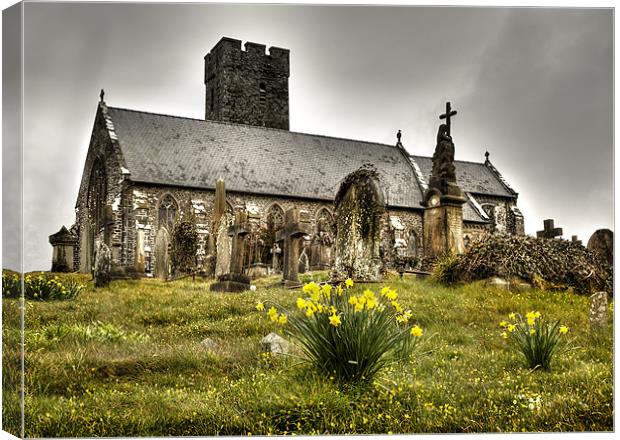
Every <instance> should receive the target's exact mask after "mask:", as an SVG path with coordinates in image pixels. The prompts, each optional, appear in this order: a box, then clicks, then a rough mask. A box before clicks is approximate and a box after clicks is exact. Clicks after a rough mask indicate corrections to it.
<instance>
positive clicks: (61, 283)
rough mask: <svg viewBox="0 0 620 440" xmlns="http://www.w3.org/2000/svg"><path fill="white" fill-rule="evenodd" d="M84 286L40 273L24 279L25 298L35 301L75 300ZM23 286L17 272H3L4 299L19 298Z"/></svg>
mask: <svg viewBox="0 0 620 440" xmlns="http://www.w3.org/2000/svg"><path fill="white" fill-rule="evenodd" d="M83 289H84V285H83V284H80V283H78V282H77V281H75V280H72V279H63V280H61V279H60V278H59V277H58V276H57V275H52V274H50V273H40V274H38V275H32V274H29V275H26V278H25V279H24V297H25V298H28V299H34V300H41V301H45V300H65V299H73V298H75V297H76V296H77V295H78V294H79V293H80V292H81V291H82V290H83ZM20 296H21V285H20V281H19V274H17V273H16V272H7V271H3V272H2V297H3V298H19V297H20Z"/></svg>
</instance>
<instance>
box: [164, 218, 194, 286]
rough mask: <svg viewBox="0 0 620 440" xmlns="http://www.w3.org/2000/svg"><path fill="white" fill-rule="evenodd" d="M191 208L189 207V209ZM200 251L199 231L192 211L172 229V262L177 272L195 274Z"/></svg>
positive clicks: (173, 269) (173, 268)
mask: <svg viewBox="0 0 620 440" xmlns="http://www.w3.org/2000/svg"><path fill="white" fill-rule="evenodd" d="M189 209H191V208H190V207H188V210H189ZM197 252H198V231H197V230H196V220H195V218H194V216H193V215H192V214H191V212H188V214H186V215H184V216H183V217H182V218H180V219H179V220H178V221H177V222H176V223H175V224H174V227H173V229H172V246H171V253H170V258H171V263H172V271H173V272H174V273H175V274H178V273H187V274H193V273H194V270H195V269H196V253H197Z"/></svg>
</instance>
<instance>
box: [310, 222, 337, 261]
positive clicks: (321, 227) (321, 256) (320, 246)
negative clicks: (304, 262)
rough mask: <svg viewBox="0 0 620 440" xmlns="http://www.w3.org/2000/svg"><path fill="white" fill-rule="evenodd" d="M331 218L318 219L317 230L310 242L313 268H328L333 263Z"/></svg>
mask: <svg viewBox="0 0 620 440" xmlns="http://www.w3.org/2000/svg"><path fill="white" fill-rule="evenodd" d="M330 220H331V219H328V218H325V217H321V218H319V220H318V221H317V232H316V234H315V235H314V237H312V241H311V243H310V268H311V269H312V270H323V269H328V268H330V267H331V265H332V245H333V244H334V238H333V236H332V233H331V221H330Z"/></svg>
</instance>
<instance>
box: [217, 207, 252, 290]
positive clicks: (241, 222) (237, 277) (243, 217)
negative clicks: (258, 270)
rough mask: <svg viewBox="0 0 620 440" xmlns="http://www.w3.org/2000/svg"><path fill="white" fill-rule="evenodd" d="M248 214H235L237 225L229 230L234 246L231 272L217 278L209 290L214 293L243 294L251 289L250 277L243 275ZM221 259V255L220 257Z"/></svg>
mask: <svg viewBox="0 0 620 440" xmlns="http://www.w3.org/2000/svg"><path fill="white" fill-rule="evenodd" d="M248 232H249V228H248V216H247V212H245V211H239V212H237V213H236V214H235V223H234V224H233V225H232V226H231V227H230V228H228V235H229V236H230V238H231V241H232V246H231V253H230V265H229V267H230V270H229V272H228V273H224V274H222V275H220V276H219V277H218V278H217V282H215V283H213V284H211V287H210V288H209V289H210V290H211V291H213V292H243V291H244V290H247V289H249V288H250V277H248V276H247V275H245V274H244V273H243V269H244V268H243V261H244V256H245V236H246V235H247V234H248ZM218 259H219V255H218Z"/></svg>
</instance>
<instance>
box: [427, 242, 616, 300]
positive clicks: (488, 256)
mask: <svg viewBox="0 0 620 440" xmlns="http://www.w3.org/2000/svg"><path fill="white" fill-rule="evenodd" d="M433 272H434V276H435V279H437V280H440V281H443V282H445V283H448V284H449V283H453V282H457V281H463V282H471V281H475V280H482V279H485V278H489V277H494V276H497V277H501V278H505V279H507V280H511V279H514V278H517V279H521V280H524V281H526V282H528V283H530V284H532V285H534V286H535V287H537V288H540V289H567V288H569V287H572V288H573V289H574V290H575V291H577V292H580V293H584V294H591V293H593V292H597V291H605V292H607V293H609V294H610V295H612V294H613V276H612V270H611V267H609V265H608V264H607V263H605V262H604V261H602V260H600V259H599V258H598V257H597V256H596V255H595V254H594V253H593V252H591V251H589V250H588V249H586V248H585V247H584V246H582V245H580V244H578V243H573V242H570V241H567V240H550V239H546V238H535V237H530V236H518V235H505V234H492V235H486V236H484V237H483V238H482V239H481V240H478V241H475V242H474V243H473V244H472V245H471V247H470V249H469V250H468V251H467V252H465V253H464V254H462V255H459V256H458V257H456V258H455V259H453V260H451V259H447V260H441V259H440V260H439V261H438V263H437V264H436V265H435V267H434V270H433Z"/></svg>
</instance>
